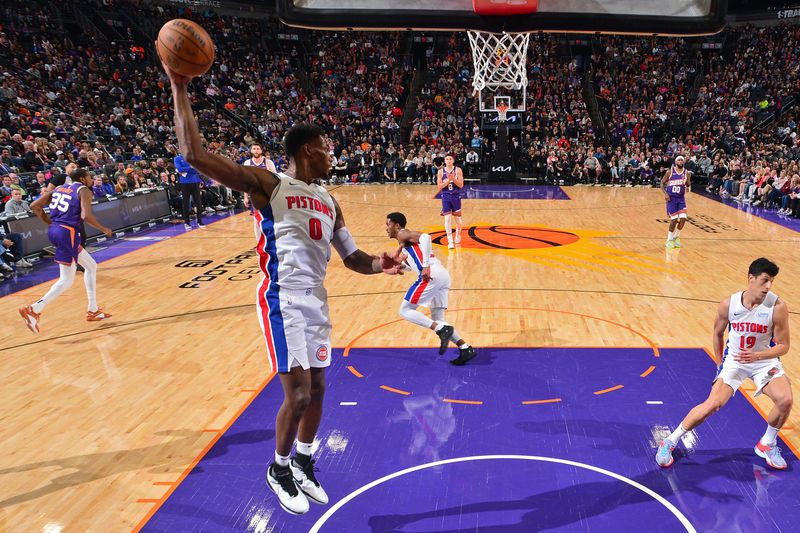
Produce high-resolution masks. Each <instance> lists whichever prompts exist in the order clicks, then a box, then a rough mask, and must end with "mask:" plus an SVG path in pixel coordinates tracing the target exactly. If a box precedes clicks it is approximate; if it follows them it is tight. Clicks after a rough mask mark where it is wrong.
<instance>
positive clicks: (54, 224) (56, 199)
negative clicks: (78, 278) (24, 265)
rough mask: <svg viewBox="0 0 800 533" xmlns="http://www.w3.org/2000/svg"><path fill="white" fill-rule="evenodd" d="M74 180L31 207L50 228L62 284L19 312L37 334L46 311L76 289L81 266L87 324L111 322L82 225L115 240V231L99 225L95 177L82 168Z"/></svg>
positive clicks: (53, 287) (48, 231)
mask: <svg viewBox="0 0 800 533" xmlns="http://www.w3.org/2000/svg"><path fill="white" fill-rule="evenodd" d="M70 178H71V179H72V183H70V184H68V185H67V184H65V185H60V186H58V187H55V188H53V189H51V190H48V191H47V192H45V193H44V194H43V195H42V196H40V197H39V198H38V199H37V200H36V201H35V202H33V203H32V204H31V211H33V212H34V213H35V214H36V216H38V217H39V218H41V219H42V220H43V221H44V222H45V224H48V225H49V226H50V228H49V229H48V230H47V236H48V237H49V238H50V242H52V243H53V245H54V246H55V248H56V263H58V264H59V277H58V281H56V282H55V284H53V286H52V287H50V290H49V291H47V294H45V295H44V296H42V298H41V299H40V300H38V301H37V302H35V303H34V304H32V305H26V306H24V307H20V309H19V314H20V315H21V316H22V318H23V319H24V320H25V325H26V326H28V329H30V330H31V331H33V332H34V333H39V324H40V322H41V313H42V310H43V309H44V307H45V306H46V305H47V304H49V303H50V302H52V301H53V300H55V299H56V298H57V297H58V296H59V295H60V294H61V293H62V292H64V291H65V290H67V289H69V288H70V287H71V286H72V282H73V281H75V271H76V270H77V265H78V264H80V265H81V266H82V267H83V269H84V274H83V283H84V284H85V285H86V296H87V297H88V299H89V308H88V309H87V311H86V320H88V321H89V322H96V321H99V320H105V319H106V318H111V315H110V314H108V313H106V312H104V311H103V310H102V309H100V308H99V307H98V306H97V263H96V262H95V260H94V259H93V258H92V256H91V255H90V254H89V252H87V251H86V250H84V248H83V246H82V244H81V243H82V239H81V228H82V224H81V222H83V221H84V220H85V221H86V222H87V223H89V224H90V225H92V226H94V227H95V228H97V229H99V230H100V231H102V232H103V233H105V234H106V236H107V237H111V230H110V229H108V228H107V227H105V226H103V225H102V224H101V223H100V222H98V221H97V219H96V218H95V216H94V213H93V212H92V189H91V187H92V181H93V180H94V178H93V177H92V175H91V173H90V172H89V171H88V170H86V169H83V168H80V169H78V170H75V171H73V172H72V175H71V176H70ZM48 204H49V207H50V214H49V215H48V214H47V213H45V212H44V206H46V205H48Z"/></svg>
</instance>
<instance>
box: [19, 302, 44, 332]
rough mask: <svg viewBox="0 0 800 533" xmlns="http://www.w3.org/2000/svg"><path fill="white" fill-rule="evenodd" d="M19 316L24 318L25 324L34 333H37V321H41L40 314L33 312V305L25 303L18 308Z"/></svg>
mask: <svg viewBox="0 0 800 533" xmlns="http://www.w3.org/2000/svg"><path fill="white" fill-rule="evenodd" d="M19 314H20V316H21V317H22V318H23V319H24V320H25V325H26V326H28V329H29V330H31V331H32V332H34V333H39V322H41V318H40V317H41V316H42V315H41V314H40V313H34V312H33V307H31V306H30V305H26V306H24V307H20V308H19Z"/></svg>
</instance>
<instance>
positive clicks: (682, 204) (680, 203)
mask: <svg viewBox="0 0 800 533" xmlns="http://www.w3.org/2000/svg"><path fill="white" fill-rule="evenodd" d="M667 216H669V217H670V218H679V217H682V218H686V200H685V199H684V198H670V199H669V201H668V202H667Z"/></svg>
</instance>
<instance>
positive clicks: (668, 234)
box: [667, 231, 675, 241]
mask: <svg viewBox="0 0 800 533" xmlns="http://www.w3.org/2000/svg"><path fill="white" fill-rule="evenodd" d="M674 235H675V232H674V231H668V232H667V240H668V241H671V240H672V239H673V236H674Z"/></svg>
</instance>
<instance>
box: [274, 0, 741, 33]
mask: <svg viewBox="0 0 800 533" xmlns="http://www.w3.org/2000/svg"><path fill="white" fill-rule="evenodd" d="M276 2H277V4H276V10H277V15H278V17H279V18H280V19H281V20H282V21H283V22H285V23H286V24H288V25H290V26H299V27H306V28H320V29H353V30H359V29H361V30H367V29H371V30H449V31H453V30H481V31H488V32H495V33H500V32H504V31H505V32H534V31H546V32H575V33H594V32H602V33H620V34H640V35H675V36H680V35H704V34H712V33H716V32H718V31H720V30H721V29H722V28H723V26H724V24H725V15H726V13H727V4H728V2H727V0H276Z"/></svg>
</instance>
